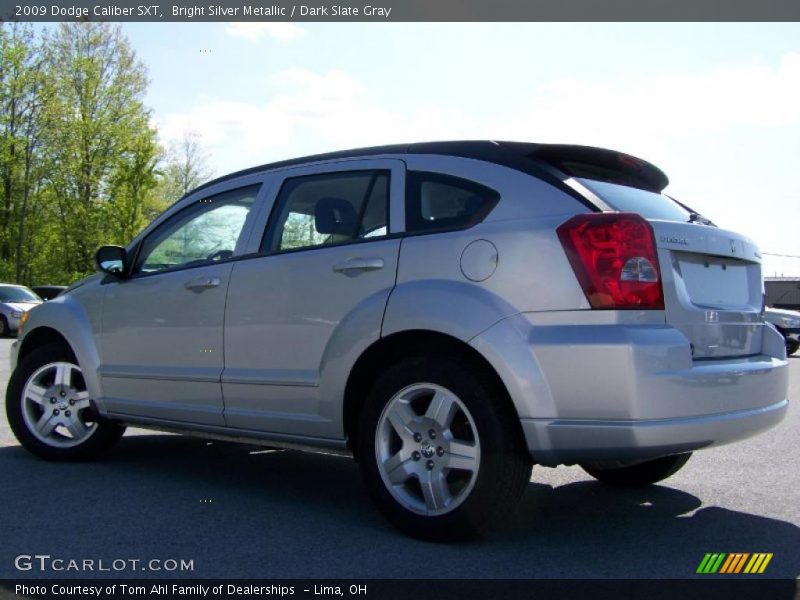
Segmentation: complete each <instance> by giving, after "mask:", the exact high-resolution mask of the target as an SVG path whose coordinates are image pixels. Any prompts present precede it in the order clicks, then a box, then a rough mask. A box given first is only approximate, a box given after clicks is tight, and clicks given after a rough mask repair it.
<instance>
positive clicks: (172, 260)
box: [134, 185, 259, 273]
mask: <svg viewBox="0 0 800 600" xmlns="http://www.w3.org/2000/svg"><path fill="white" fill-rule="evenodd" d="M258 188H259V186H257V185H254V186H250V187H246V188H241V189H238V190H232V191H230V192H225V193H223V194H218V195H216V196H212V197H210V198H204V199H202V200H199V201H198V202H196V203H194V204H192V205H191V206H190V207H188V208H186V209H184V210H183V211H181V212H179V213H177V214H176V215H174V216H173V217H172V218H171V219H169V220H168V221H166V222H165V223H163V224H162V225H161V226H160V227H159V228H158V229H156V230H155V231H154V232H153V233H151V234H150V235H149V236H148V237H147V238H146V239H145V241H144V243H143V244H142V248H141V251H140V252H139V256H138V258H137V261H136V266H135V268H134V273H155V272H158V271H164V270H167V269H175V268H179V267H183V268H185V267H190V266H195V265H201V264H206V263H211V262H216V261H220V260H225V259H226V258H230V257H231V256H233V252H234V250H235V248H236V243H237V241H238V240H239V235H240V234H241V232H242V228H243V227H244V223H245V219H246V218H247V215H248V213H249V212H250V209H251V208H252V206H253V202H254V201H255V199H256V195H257V194H258Z"/></svg>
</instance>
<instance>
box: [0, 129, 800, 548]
mask: <svg viewBox="0 0 800 600" xmlns="http://www.w3.org/2000/svg"><path fill="white" fill-rule="evenodd" d="M667 183H668V180H667V177H666V175H664V173H663V172H662V171H661V170H659V169H658V168H656V167H655V166H653V165H652V164H650V163H647V162H645V161H643V160H640V159H638V158H634V157H632V156H628V155H626V154H621V153H619V152H615V151H611V150H604V149H599V148H587V147H580V146H565V145H541V144H524V143H496V142H443V143H425V144H413V145H410V146H408V145H405V146H384V147H379V148H372V149H361V150H352V151H346V152H339V153H334V154H327V155H318V156H313V157H308V158H302V159H297V160H291V161H286V162H281V163H274V164H271V165H266V166H263V167H258V168H254V169H249V170H246V171H241V172H238V173H234V174H232V175H229V176H226V177H222V178H220V179H217V180H215V181H213V182H210V183H207V184H205V185H202V186H200V187H199V188H197V189H196V190H194V191H193V192H191V193H190V194H188V195H187V196H186V197H184V198H183V199H181V200H180V201H179V202H177V203H176V204H175V205H173V206H172V207H171V208H169V209H168V210H167V211H166V212H165V213H164V214H163V215H161V216H160V217H159V218H158V219H156V220H155V222H153V223H152V224H151V225H150V226H149V227H148V228H147V229H146V230H145V231H144V232H142V234H140V235H139V236H138V237H137V238H136V239H134V240H133V241H132V242H131V243H130V244H129V245H128V246H127V247H125V248H121V247H116V246H105V247H103V248H101V249H100V250H99V251H98V253H97V264H98V269H99V270H100V273H99V274H96V275H94V276H92V277H89V278H87V279H85V280H83V281H81V282H79V283H77V284H75V285H72V286H71V287H70V288H69V289H68V290H67V291H66V292H65V293H64V294H63V295H62V297H61V298H60V301H59V302H48V303H46V304H43V305H41V306H39V307H37V308H36V309H35V310H33V311H31V312H30V313H29V314H30V317H29V319H28V320H27V322H26V323H25V324H24V326H23V330H22V334H21V336H20V339H19V340H18V341H17V342H16V343H15V344H14V346H13V349H12V366H13V368H14V371H13V375H12V377H11V380H10V384H9V387H8V393H7V412H8V420H9V423H10V424H11V427H12V429H13V431H14V433H15V434H16V436H17V438H18V439H19V441H20V443H21V444H22V445H23V446H25V448H27V449H28V450H30V451H31V452H33V453H34V454H36V455H38V456H40V457H42V458H45V459H49V460H83V459H88V458H93V457H96V456H98V455H101V454H102V453H104V452H105V451H106V450H108V448H109V447H110V446H111V445H112V444H114V443H115V442H116V441H117V440H118V439H119V437H120V436H121V435H122V432H123V429H124V427H125V426H126V425H136V426H140V427H151V428H156V429H161V430H167V431H175V432H188V433H192V434H195V435H196V434H201V435H208V436H210V437H214V438H217V439H229V440H249V441H252V442H256V443H262V444H264V445H269V446H285V447H289V448H305V449H325V451H339V452H342V453H352V454H353V455H354V456H355V458H356V460H357V461H358V463H359V465H360V468H361V471H362V473H363V477H364V480H365V483H366V486H367V488H368V490H369V492H370V494H371V496H372V498H373V499H374V501H375V502H376V503H377V505H378V507H379V508H380V510H381V511H382V512H383V514H384V515H385V516H386V517H387V518H388V519H389V521H391V522H392V523H393V524H394V525H395V526H397V527H398V528H400V529H401V530H402V531H404V532H406V533H407V534H410V535H412V536H416V537H420V538H425V539H432V540H449V539H456V538H461V537H468V536H473V535H478V534H483V533H486V532H488V531H490V530H492V529H493V527H494V526H495V525H496V524H497V523H498V522H500V521H501V520H503V519H504V518H506V517H508V515H509V514H511V513H512V511H513V508H514V507H515V506H516V504H517V502H518V500H519V498H520V496H521V494H522V493H523V491H524V490H525V488H526V486H527V485H528V482H529V480H530V476H531V465H532V464H533V463H536V464H538V465H542V466H546V467H555V466H557V465H572V464H579V465H581V466H582V467H583V468H584V469H585V470H586V471H587V472H588V473H589V474H590V475H592V476H593V477H595V478H597V479H599V480H600V481H602V482H606V483H608V484H622V485H646V484H650V483H654V482H656V481H660V480H662V479H664V478H666V477H669V476H670V475H672V474H673V473H675V472H676V471H677V470H678V469H680V468H681V467H682V466H683V465H684V464H685V463H686V461H687V460H688V459H689V456H690V455H691V453H692V452H693V451H695V450H701V449H704V448H707V447H710V446H716V445H719V444H724V443H728V442H733V441H736V440H740V439H742V438H746V437H748V436H752V435H754V434H756V433H758V432H760V431H763V430H765V429H768V428H770V427H772V426H774V425H775V424H777V423H778V422H779V421H780V420H781V419H782V418H783V417H784V415H785V413H786V410H787V377H788V368H787V361H786V354H785V350H784V343H783V339H782V338H781V336H780V335H779V334H778V332H777V331H775V329H774V328H772V327H769V326H767V325H766V324H765V323H764V321H763V320H762V318H761V302H762V300H761V265H760V254H759V251H758V248H757V247H756V246H755V244H753V242H752V241H750V240H749V239H748V238H746V237H744V236H742V235H740V234H738V233H734V232H731V231H726V230H724V229H720V228H717V227H714V226H713V225H711V224H710V223H711V222H710V221H708V220H707V219H705V218H704V217H702V216H700V215H699V214H697V213H696V212H694V211H692V210H691V209H688V208H686V207H684V206H683V205H680V204H678V203H677V202H676V201H673V200H672V199H671V198H669V197H667V196H665V195H664V194H663V193H662V190H663V189H664V187H666V185H667ZM223 399H224V400H223ZM587 501H591V499H590V498H587Z"/></svg>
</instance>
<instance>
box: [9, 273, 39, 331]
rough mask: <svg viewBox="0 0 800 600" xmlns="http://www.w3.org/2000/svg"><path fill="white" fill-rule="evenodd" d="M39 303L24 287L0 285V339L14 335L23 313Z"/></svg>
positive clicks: (34, 295) (33, 294)
mask: <svg viewBox="0 0 800 600" xmlns="http://www.w3.org/2000/svg"><path fill="white" fill-rule="evenodd" d="M41 303H42V299H41V298H40V297H39V296H37V295H36V294H35V293H33V292H32V291H31V290H30V289H28V288H26V287H25V286H24V285H13V284H10V283H2V284H0V337H6V336H8V335H12V334H14V333H16V332H17V330H18V329H19V320H20V318H21V317H22V315H23V313H25V312H27V311H29V310H30V309H31V308H33V307H34V306H36V305H37V304H41Z"/></svg>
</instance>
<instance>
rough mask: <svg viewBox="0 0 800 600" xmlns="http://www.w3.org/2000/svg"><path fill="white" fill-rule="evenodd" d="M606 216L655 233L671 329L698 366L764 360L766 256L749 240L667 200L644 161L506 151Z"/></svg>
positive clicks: (538, 149) (600, 154) (602, 154)
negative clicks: (635, 221)
mask: <svg viewBox="0 0 800 600" xmlns="http://www.w3.org/2000/svg"><path fill="white" fill-rule="evenodd" d="M507 146H508V147H509V148H510V149H516V150H517V151H520V152H524V153H525V155H526V157H527V158H528V159H530V160H532V161H535V162H536V163H538V164H539V165H540V166H541V167H544V168H547V169H550V170H551V173H552V174H554V175H556V176H557V177H558V178H559V179H561V180H562V181H564V183H566V184H567V185H568V186H569V187H570V188H572V190H573V191H576V192H578V193H580V195H581V196H583V197H584V198H586V199H588V200H589V201H590V203H591V205H593V206H595V207H596V208H597V210H599V211H603V212H609V211H619V212H622V213H636V214H638V215H641V216H642V217H643V218H644V219H646V220H647V221H648V222H649V223H650V225H651V227H652V229H653V232H654V235H655V244H656V248H657V254H658V262H659V265H658V266H659V270H660V275H661V282H662V287H663V294H664V314H665V319H666V321H667V323H669V324H670V325H671V326H673V327H675V328H677V329H679V330H680V331H681V332H682V333H683V334H684V335H685V336H686V337H687V338H688V340H689V342H690V344H691V348H692V354H693V357H694V358H695V359H698V360H712V359H724V358H732V357H742V356H749V355H758V354H760V353H761V343H762V331H763V329H762V328H763V324H762V320H761V312H762V297H763V296H762V283H761V255H760V253H759V251H758V248H757V247H756V246H755V244H754V243H753V242H752V241H750V240H749V239H748V238H746V237H744V236H742V235H740V234H737V233H734V232H732V231H726V230H724V229H720V228H718V227H716V226H714V224H713V223H711V222H710V221H709V220H708V219H705V218H704V217H702V216H701V215H699V214H698V213H696V212H694V211H692V210H691V209H690V208H688V207H686V206H685V205H683V204H681V203H679V202H677V201H676V200H674V199H672V198H670V197H669V196H666V195H664V194H663V193H662V191H663V189H664V188H665V187H666V186H667V185H668V183H669V180H668V179H667V176H666V175H665V174H664V173H663V172H662V171H661V170H660V169H658V168H657V167H655V166H654V165H652V164H650V163H648V162H646V161H643V160H641V159H639V158H636V157H633V156H629V155H627V154H622V153H619V152H615V151H613V150H605V149H601V148H590V147H583V146H566V145H550V144H546V145H532V144H531V145H522V144H514V143H511V144H507Z"/></svg>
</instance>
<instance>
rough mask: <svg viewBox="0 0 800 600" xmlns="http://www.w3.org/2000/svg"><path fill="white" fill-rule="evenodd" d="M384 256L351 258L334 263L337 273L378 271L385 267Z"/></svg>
mask: <svg viewBox="0 0 800 600" xmlns="http://www.w3.org/2000/svg"><path fill="white" fill-rule="evenodd" d="M383 264H384V263H383V259H382V258H350V259H347V260H345V261H342V262H340V263H336V264H335V265H333V270H334V271H336V272H337V273H345V274H347V273H352V272H354V271H377V270H378V269H382V268H383Z"/></svg>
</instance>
